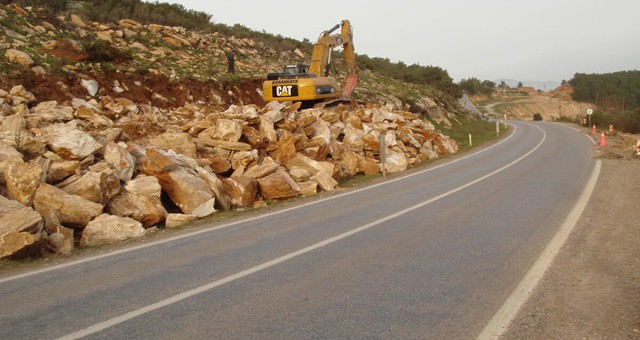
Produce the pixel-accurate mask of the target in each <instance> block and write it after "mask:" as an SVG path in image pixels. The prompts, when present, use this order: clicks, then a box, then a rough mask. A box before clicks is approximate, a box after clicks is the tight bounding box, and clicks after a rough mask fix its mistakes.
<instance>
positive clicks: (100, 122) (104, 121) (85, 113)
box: [74, 106, 113, 127]
mask: <svg viewBox="0 0 640 340" xmlns="http://www.w3.org/2000/svg"><path fill="white" fill-rule="evenodd" d="M74 116H75V117H77V118H79V119H82V120H85V121H87V122H89V123H90V124H91V125H92V126H94V127H104V126H111V125H113V121H112V120H111V119H109V118H108V117H106V116H103V115H101V114H99V113H98V112H95V111H94V110H92V109H90V108H89V107H87V106H80V107H78V109H77V110H76V112H75V113H74Z"/></svg>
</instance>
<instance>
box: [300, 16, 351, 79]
mask: <svg viewBox="0 0 640 340" xmlns="http://www.w3.org/2000/svg"><path fill="white" fill-rule="evenodd" d="M338 28H341V29H340V33H337V34H331V33H333V32H334V31H336V30H337V29H338ZM337 46H342V47H343V49H344V55H345V59H346V61H347V68H348V69H349V75H355V74H356V67H355V59H356V56H355V49H354V48H353V31H352V29H351V23H349V20H342V22H341V23H340V24H337V25H335V26H334V27H333V28H331V29H330V30H328V31H324V32H322V33H321V34H320V37H318V40H317V41H316V44H315V45H314V46H313V51H312V53H311V62H310V63H309V73H313V74H315V75H316V76H318V77H326V76H328V72H327V66H328V65H329V58H330V56H331V50H332V49H333V48H334V47H337Z"/></svg>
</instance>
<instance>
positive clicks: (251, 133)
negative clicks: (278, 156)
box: [242, 126, 264, 149]
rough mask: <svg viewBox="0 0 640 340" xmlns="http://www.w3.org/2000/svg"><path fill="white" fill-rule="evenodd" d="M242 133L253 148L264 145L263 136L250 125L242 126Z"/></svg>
mask: <svg viewBox="0 0 640 340" xmlns="http://www.w3.org/2000/svg"><path fill="white" fill-rule="evenodd" d="M242 135H243V136H244V138H245V139H246V140H247V141H248V142H249V145H251V147H252V148H254V149H259V148H262V147H264V136H263V135H262V134H261V133H260V131H258V130H257V129H254V128H253V127H251V126H245V127H243V128H242Z"/></svg>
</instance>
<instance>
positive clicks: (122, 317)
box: [60, 127, 547, 340]
mask: <svg viewBox="0 0 640 340" xmlns="http://www.w3.org/2000/svg"><path fill="white" fill-rule="evenodd" d="M538 129H539V130H540V131H541V132H542V139H541V141H540V142H539V143H538V145H536V146H535V147H534V148H533V149H531V150H530V151H529V152H527V153H526V154H524V155H522V156H520V157H519V158H517V159H515V160H514V161H512V162H511V163H509V164H507V165H505V166H503V167H501V168H499V169H497V170H495V171H493V172H491V173H488V174H486V175H484V176H482V177H480V178H477V179H475V180H473V181H471V182H468V183H467V184H464V185H461V186H459V187H457V188H455V189H453V190H451V191H448V192H446V193H443V194H441V195H438V196H436V197H433V198H431V199H429V200H427V201H424V202H422V203H419V204H416V205H414V206H411V207H409V208H406V209H403V210H400V211H398V212H396V213H394V214H391V215H389V216H386V217H384V218H382V219H379V220H377V221H373V222H371V223H368V224H365V225H362V226H360V227H358V228H355V229H352V230H350V231H347V232H345V233H342V234H339V235H337V236H334V237H332V238H329V239H326V240H324V241H321V242H318V243H316V244H313V245H311V246H308V247H306V248H302V249H300V250H297V251H295V252H292V253H289V254H287V255H284V256H281V257H278V258H276V259H274V260H271V261H268V262H265V263H263V264H261V265H258V266H255V267H252V268H249V269H246V270H243V271H241V272H239V273H236V274H234V275H230V276H227V277H225V278H222V279H220V280H216V281H212V282H210V283H208V284H205V285H202V286H199V287H196V288H194V289H191V290H188V291H185V292H183V293H180V294H177V295H174V296H172V297H169V298H167V299H165V300H162V301H159V302H156V303H153V304H150V305H147V306H145V307H142V308H139V309H136V310H133V311H131V312H128V313H126V314H123V315H120V316H117V317H114V318H112V319H109V320H107V321H104V322H100V323H97V324H95V325H92V326H89V327H87V328H84V329H81V330H79V331H77V332H74V333H71V334H68V335H65V336H63V337H61V338H60V339H65V340H66V339H78V338H81V337H85V336H88V335H91V334H94V333H97V332H100V331H102V330H105V329H107V328H109V327H112V326H115V325H118V324H120V323H123V322H125V321H128V320H131V319H133V318H136V317H138V316H141V315H143V314H146V313H149V312H152V311H155V310H157V309H160V308H163V307H166V306H169V305H172V304H174V303H177V302H180V301H182V300H185V299H187V298H189V297H192V296H194V295H197V294H200V293H204V292H206V291H209V290H211V289H213V288H216V287H219V286H222V285H224V284H226V283H229V282H232V281H235V280H238V279H240V278H243V277H245V276H249V275H251V274H254V273H257V272H259V271H262V270H265V269H267V268H270V267H273V266H275V265H277V264H280V263H283V262H286V261H289V260H291V259H293V258H296V257H298V256H300V255H303V254H306V253H308V252H311V251H313V250H316V249H318V248H322V247H325V246H327V245H329V244H332V243H335V242H337V241H340V240H342V239H345V238H347V237H349V236H352V235H355V234H358V233H361V232H363V231H365V230H367V229H370V228H373V227H375V226H377V225H379V224H381V223H384V222H386V221H389V220H392V219H394V218H396V217H399V216H402V215H404V214H406V213H408V212H411V211H413V210H416V209H419V208H422V207H424V206H426V205H428V204H431V203H433V202H435V201H438V200H440V199H442V198H444V197H447V196H449V195H452V194H454V193H456V192H458V191H460V190H463V189H465V188H468V187H470V186H472V185H474V184H476V183H478V182H480V181H483V180H485V179H487V178H489V177H492V176H494V175H496V174H498V173H500V172H502V171H504V170H506V169H508V168H510V167H512V166H513V165H515V164H516V163H518V162H520V161H521V160H523V159H525V158H526V157H528V156H529V155H530V154H532V153H533V152H535V151H536V150H538V149H539V148H540V146H542V144H543V143H544V141H545V140H546V138H547V135H546V133H545V132H544V130H542V129H540V128H539V127H538Z"/></svg>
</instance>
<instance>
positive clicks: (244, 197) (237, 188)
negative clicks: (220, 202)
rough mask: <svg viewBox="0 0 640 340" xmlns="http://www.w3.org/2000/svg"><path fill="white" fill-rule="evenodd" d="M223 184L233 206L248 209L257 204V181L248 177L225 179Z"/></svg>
mask: <svg viewBox="0 0 640 340" xmlns="http://www.w3.org/2000/svg"><path fill="white" fill-rule="evenodd" d="M222 184H223V185H224V192H225V193H226V194H227V196H228V197H229V201H230V202H231V204H232V205H233V206H236V207H248V206H250V205H252V204H253V202H255V200H256V195H257V193H258V182H257V181H256V180H255V179H253V178H251V177H246V176H240V177H237V178H225V179H223V180H222Z"/></svg>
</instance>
